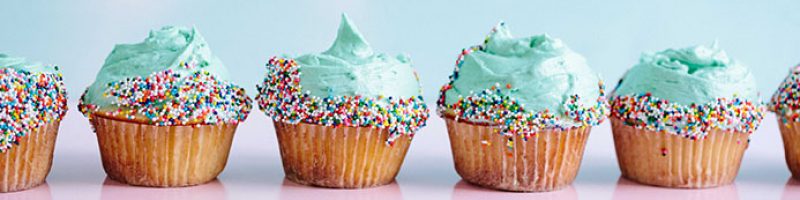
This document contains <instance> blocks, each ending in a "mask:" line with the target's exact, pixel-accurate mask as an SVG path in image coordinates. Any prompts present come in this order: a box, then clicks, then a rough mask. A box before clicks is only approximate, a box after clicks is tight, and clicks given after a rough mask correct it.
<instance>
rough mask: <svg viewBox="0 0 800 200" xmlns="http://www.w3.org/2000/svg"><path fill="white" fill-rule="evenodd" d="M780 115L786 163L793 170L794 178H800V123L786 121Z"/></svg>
mask: <svg viewBox="0 0 800 200" xmlns="http://www.w3.org/2000/svg"><path fill="white" fill-rule="evenodd" d="M783 121H784V120H782V119H781V118H780V117H778V124H779V125H778V126H779V127H780V130H781V137H783V150H784V153H785V154H784V155H785V156H786V165H788V166H789V171H791V172H792V178H795V179H800V123H798V122H788V123H784V122H783Z"/></svg>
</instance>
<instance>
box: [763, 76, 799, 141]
mask: <svg viewBox="0 0 800 200" xmlns="http://www.w3.org/2000/svg"><path fill="white" fill-rule="evenodd" d="M767 107H768V108H769V110H770V111H772V112H775V114H777V115H778V116H781V120H783V122H784V124H785V125H787V126H788V125H789V123H787V122H789V121H791V122H800V65H797V66H795V67H793V68H792V69H791V70H790V72H789V76H787V77H786V79H785V80H784V81H783V82H782V83H781V85H780V87H778V91H776V92H775V94H773V95H772V99H771V100H770V102H769V105H767Z"/></svg>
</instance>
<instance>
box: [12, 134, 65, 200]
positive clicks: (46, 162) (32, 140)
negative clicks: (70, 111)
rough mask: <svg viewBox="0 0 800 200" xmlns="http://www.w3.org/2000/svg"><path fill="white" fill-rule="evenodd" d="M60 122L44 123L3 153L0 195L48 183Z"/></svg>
mask: <svg viewBox="0 0 800 200" xmlns="http://www.w3.org/2000/svg"><path fill="white" fill-rule="evenodd" d="M59 124H60V122H59V121H57V120H56V121H52V122H49V123H45V124H42V125H41V126H39V128H37V129H36V130H34V131H31V132H30V133H29V134H28V135H26V136H25V137H22V138H19V140H18V141H19V145H16V146H14V147H13V148H10V149H8V151H6V152H4V153H0V172H2V173H0V192H14V191H20V190H25V189H29V188H32V187H35V186H38V185H40V184H42V183H44V181H45V178H47V175H48V174H49V173H50V167H51V165H52V163H53V149H55V145H56V136H58V126H59Z"/></svg>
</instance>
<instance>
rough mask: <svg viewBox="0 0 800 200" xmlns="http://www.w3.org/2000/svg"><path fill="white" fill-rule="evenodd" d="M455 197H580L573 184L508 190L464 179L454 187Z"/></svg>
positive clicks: (559, 199) (557, 199) (566, 199)
mask: <svg viewBox="0 0 800 200" xmlns="http://www.w3.org/2000/svg"><path fill="white" fill-rule="evenodd" d="M453 199H459V200H461V199H467V200H470V199H474V200H489V199H504V200H516V199H519V200H523V199H524V200H531V199H537V200H540V199H541V200H562V199H563V200H571V199H578V193H577V192H576V191H575V187H573V186H572V185H570V186H568V187H567V188H564V189H561V190H557V191H552V192H506V191H499V190H493V189H486V188H482V187H479V186H475V185H472V184H469V183H467V182H465V181H463V180H461V181H458V183H456V185H455V186H454V187H453Z"/></svg>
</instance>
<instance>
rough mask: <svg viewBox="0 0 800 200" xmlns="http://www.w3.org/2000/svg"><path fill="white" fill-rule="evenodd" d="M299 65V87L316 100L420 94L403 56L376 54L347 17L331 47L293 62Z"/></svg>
mask: <svg viewBox="0 0 800 200" xmlns="http://www.w3.org/2000/svg"><path fill="white" fill-rule="evenodd" d="M294 60H295V61H296V62H297V64H298V65H300V66H302V67H303V69H302V72H303V73H301V74H300V85H302V86H303V89H304V90H305V91H309V92H310V93H309V94H310V95H312V96H317V97H328V96H355V95H361V96H365V97H378V96H387V97H389V96H391V97H400V98H408V97H415V96H419V95H420V86H419V80H418V79H417V77H416V74H415V71H414V68H412V67H411V59H410V58H408V56H405V55H398V56H394V57H393V56H389V55H386V54H383V53H375V52H374V51H373V50H372V47H370V45H369V43H367V41H366V40H365V39H364V36H362V35H361V33H359V31H358V29H356V27H355V26H353V23H352V22H351V21H350V19H349V18H347V16H346V15H343V16H342V21H341V24H340V25H339V31H338V33H337V35H336V40H335V41H334V42H333V45H332V46H331V47H330V48H329V49H328V50H327V51H325V52H322V53H311V54H305V55H301V56H299V57H297V58H295V59H294Z"/></svg>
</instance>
